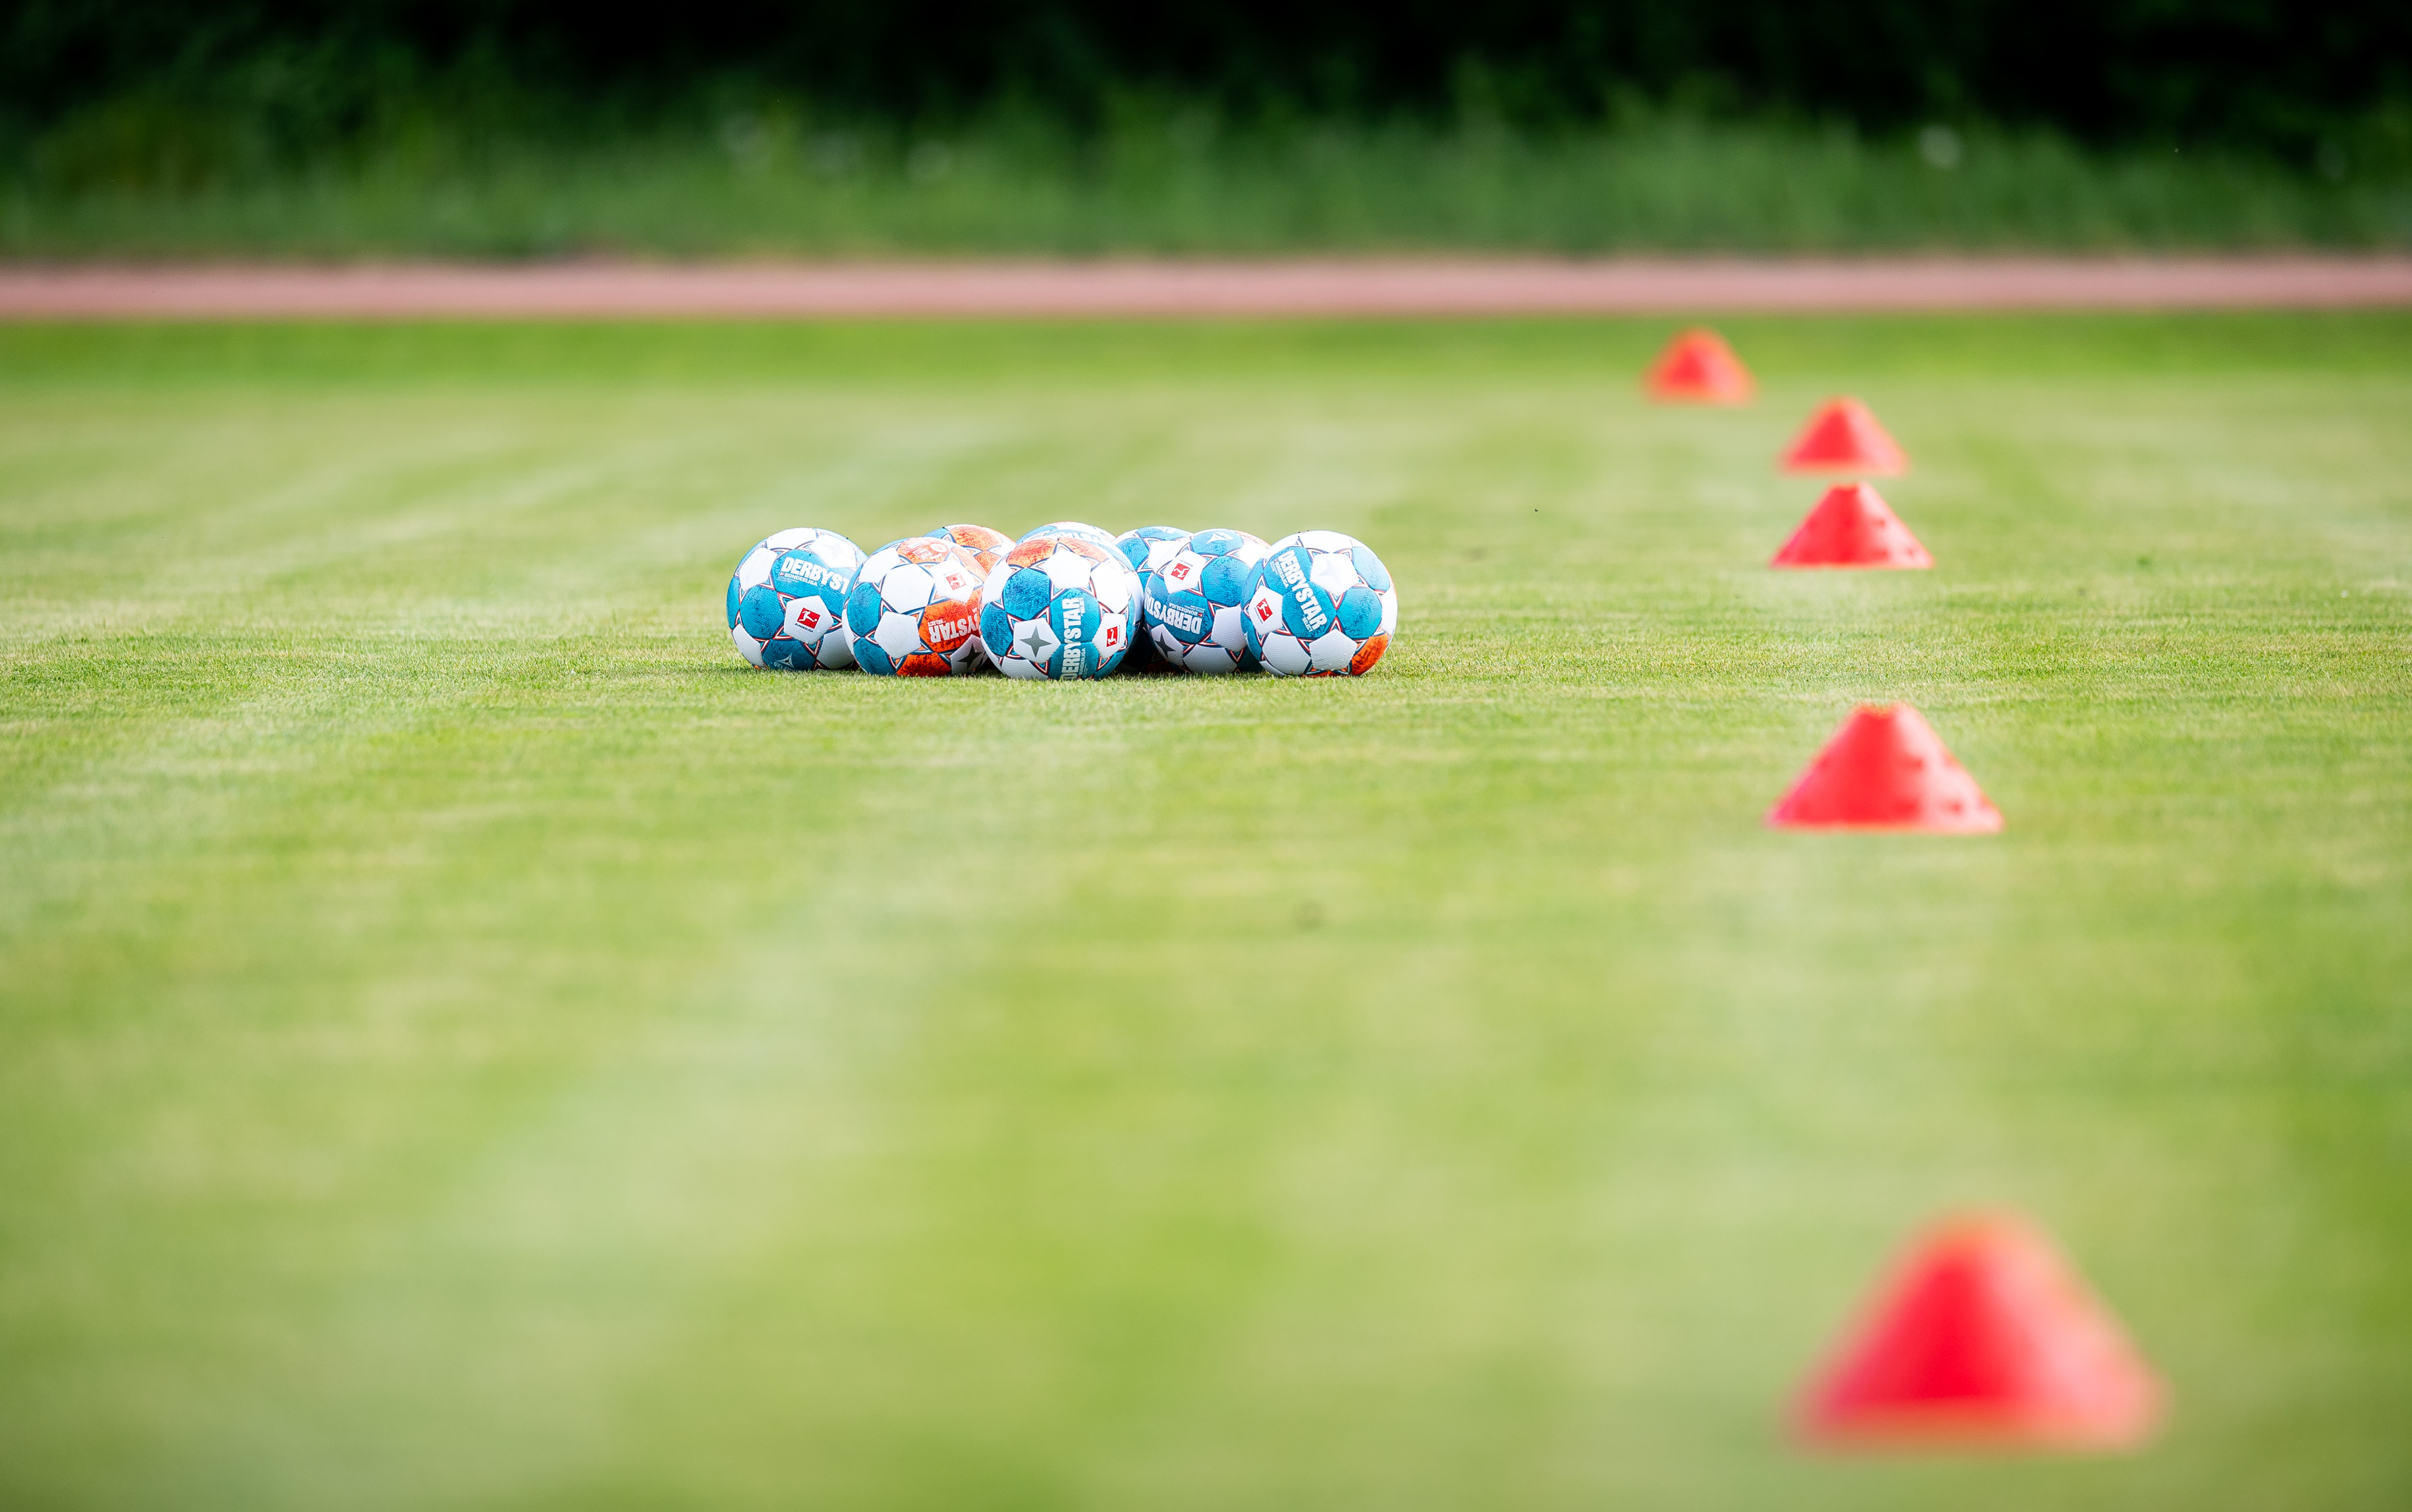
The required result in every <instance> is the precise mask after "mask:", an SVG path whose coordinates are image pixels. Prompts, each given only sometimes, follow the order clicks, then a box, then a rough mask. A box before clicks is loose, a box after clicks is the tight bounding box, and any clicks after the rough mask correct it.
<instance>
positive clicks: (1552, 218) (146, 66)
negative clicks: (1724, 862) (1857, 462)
mask: <svg viewBox="0 0 2412 1512" xmlns="http://www.w3.org/2000/svg"><path fill="white" fill-rule="evenodd" d="M2407 239H2412V12H2407V11H2406V9H2405V7H2402V6H2401V5H2394V4H2387V3H2382V0H2322V3H2318V4H2293V5H2288V4H2280V3H2278V0H2226V3H2223V4H2221V5H2218V6H2174V5H2169V4H2165V3H2162V0H2084V3H2081V0H2022V3H2019V4H2011V3H2009V0H1931V3H1922V4H1908V3H1904V0H1699V3H1697V4H1692V5H1687V6H1683V7H1667V6H1661V5H1646V4H1641V3H1639V0H1507V3H1503V4H1498V5H1490V6H1483V7H1463V6H1444V5H1440V4H1437V3H1433V0H1409V3H1405V4H1383V5H1375V4H1371V3H1364V0H1337V3H1334V4H1329V5H1320V6H1313V7H1300V6H1295V5H1281V4H1275V3H1273V0H1178V3H1172V4H1167V5H1160V6H1148V7H1129V6H1118V5H1112V4H1109V3H1106V0H903V3H897V4H890V5H877V6H874V5H865V4H859V3H855V0H810V3H805V4H799V5H769V4H761V3H755V0H700V3H698V4H694V5H687V6H681V7H673V8H671V9H669V10H665V9H664V8H663V7H658V6H640V5H634V4H628V3H625V0H589V3H583V4H577V5H572V4H568V3H566V0H378V3H375V4H371V5H361V4H352V3H336V0H107V3H101V4H93V3H66V0H0V257H20V258H23V257H91V256H101V255H114V256H136V257H178V256H192V255H207V256H219V257H224V256H235V255H282V256H304V257H361V256H368V255H376V254H388V255H392V254H418V255H434V256H470V257H558V256H568V255H578V254H610V253H617V254H644V255H670V256H694V255H730V254H738V255H763V254H778V253H790V254H796V253H802V254H831V253H846V254H857V255H870V254H886V253H960V252H1022V253H1083V254H1086V253H1100V252H1123V253H1261V252H1281V251H1365V250H1394V251H1396V250H1407V251H1412V250H1434V249H1449V248H1476V249H1491V250H1514V251H1525V252H1545V253H1599V252H1613V251H1630V250H1676V251H1681V250H1691V249H1702V248H1714V249H1723V250H1729V251H1799V250H1820V251H1847V250H1856V249H1869V248H1890V249H1902V248H1949V247H1994V248H2046V249H2073V250H2119V249H2211V248H2282V247H2298V246H2303V247H2308V246H2319V247H2346V248H2373V247H2400V246H2402V245H2404V244H2405V242H2406V241H2407Z"/></svg>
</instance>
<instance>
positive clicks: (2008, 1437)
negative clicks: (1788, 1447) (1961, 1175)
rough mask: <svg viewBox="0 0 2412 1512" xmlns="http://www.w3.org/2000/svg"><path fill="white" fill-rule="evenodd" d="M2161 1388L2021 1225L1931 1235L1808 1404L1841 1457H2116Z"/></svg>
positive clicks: (1964, 1221) (2104, 1315)
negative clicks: (1912, 1453)
mask: <svg viewBox="0 0 2412 1512" xmlns="http://www.w3.org/2000/svg"><path fill="white" fill-rule="evenodd" d="M2160 1405H2161V1386H2160V1382H2159V1381H2158V1380H2156V1379H2155V1377H2154V1375H2153V1373H2152V1370H2151V1368H2150V1367H2149V1366H2147V1365H2146V1364H2145V1363H2144V1362H2143V1360H2142V1359H2141V1358H2139V1357H2138V1355H2137V1353H2136V1351H2135V1348H2134V1346H2133V1345H2131V1344H2130V1343H2128V1342H2127V1337H2126V1335H2125V1333H2124V1332H2122V1331H2121V1329H2120V1328H2119V1324H2118V1321H2117V1320H2116V1319H2115V1318H2113V1317H2111V1314H2110V1313H2109V1312H2108V1311H2107V1310H2106V1309H2105V1308H2104V1307H2103V1306H2102V1304H2101V1302H2100V1301H2098V1300H2096V1298H2095V1297H2094V1295H2093V1294H2092V1293H2091V1292H2089V1291H2088V1290H2087V1289H2086V1287H2085V1284H2084V1283H2083V1282H2082V1281H2081V1280H2080V1279H2079V1278H2078V1276H2077V1275H2076V1273H2075V1272H2074V1271H2072V1270H2070V1269H2069V1268H2068V1266H2067V1265H2066V1262H2064V1261H2063V1260H2062V1259H2061V1257H2060V1255H2059V1254H2058V1253H2057V1252H2056V1251H2054V1250H2053V1248H2052V1243H2051V1241H2050V1240H2046V1239H2045V1238H2044V1237H2043V1236H2042V1235H2041V1234H2039V1233H2037V1231H2036V1230H2035V1229H2034V1228H2032V1227H2030V1226H2027V1225H2026V1224H2024V1223H2022V1222H2021V1221H2020V1220H2019V1219H2017V1218H2013V1217H2008V1216H2005V1215H1988V1216H1975V1217H1966V1218H1961V1219H1957V1220H1954V1221H1952V1222H1949V1223H1946V1224H1944V1225H1943V1226H1940V1227H1938V1228H1936V1229H1934V1230H1933V1231H1932V1232H1930V1233H1928V1234H1927V1235H1926V1236H1925V1237H1924V1239H1923V1240H1921V1241H1920V1242H1919V1244H1918V1245H1917V1247H1916V1248H1915V1249H1913V1250H1912V1251H1911V1253H1910V1255H1909V1256H1908V1258H1907V1260H1906V1262H1905V1263H1904V1264H1903V1265H1902V1266H1901V1268H1900V1269H1899V1270H1897V1271H1896V1272H1895V1273H1894V1274H1893V1276H1892V1277H1891V1279H1890V1281H1889V1282H1888V1283H1887V1284H1886V1287H1885V1289H1884V1290H1883V1291H1882V1292H1880V1293H1879V1294H1878V1295H1877V1297H1876V1298H1875V1301H1874V1305H1873V1306H1872V1307H1871V1308H1870V1309H1869V1311H1868V1313H1867V1314H1866V1315H1865V1316H1863V1317H1862V1318H1861V1319H1860V1324H1859V1326H1858V1329H1857V1331H1856V1333H1854V1334H1853V1335H1852V1336H1851V1338H1850V1339H1849V1340H1848V1342H1847V1343H1846V1344H1845V1345H1844V1347H1843V1349H1842V1350H1841V1352H1840V1353H1839V1354H1838V1355H1837V1356H1836V1357H1835V1358H1834V1359H1833V1360H1832V1361H1831V1363H1830V1364H1829V1365H1828V1367H1827V1368H1826V1370H1825V1371H1824V1373H1821V1374H1820V1375H1819V1376H1817V1377H1816V1379H1815V1380H1814V1381H1812V1382H1811V1383H1810V1386H1809V1389H1808V1390H1807V1391H1806V1392H1805V1393H1804V1394H1803V1395H1802V1400H1801V1403H1800V1416H1799V1418H1798V1426H1799V1430H1800V1432H1801V1434H1802V1437H1803V1438H1804V1439H1805V1440H1807V1441H1808V1442H1809V1443H1811V1444H1813V1445H1816V1446H1823V1447H1833V1448H1909V1449H1918V1448H1953V1447H1974V1448H2012V1449H2020V1448H2024V1449H2120V1448H2127V1447H2131V1446H2134V1445H2136V1444H2138V1443H2140V1442H2141V1441H2142V1440H2143V1438H2144V1437H2145V1435H2146V1434H2148V1433H2150V1432H2151V1431H2152V1429H2153V1426H2154V1424H2155V1421H2157V1420H2158V1418H2159V1416H2160Z"/></svg>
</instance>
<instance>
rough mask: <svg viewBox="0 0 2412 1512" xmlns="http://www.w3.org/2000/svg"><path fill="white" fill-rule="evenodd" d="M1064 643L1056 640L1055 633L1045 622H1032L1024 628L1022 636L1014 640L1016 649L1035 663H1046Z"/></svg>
mask: <svg viewBox="0 0 2412 1512" xmlns="http://www.w3.org/2000/svg"><path fill="white" fill-rule="evenodd" d="M1063 643H1064V642H1063V641H1061V640H1059V639H1056V636H1055V632H1054V631H1052V630H1051V629H1049V628H1048V627H1047V622H1046V621H1045V620H1033V621H1031V622H1030V623H1029V624H1025V625H1023V626H1022V634H1021V635H1019V636H1017V637H1015V638H1014V644H1015V646H1016V648H1017V649H1019V650H1020V651H1021V653H1022V655H1024V656H1026V657H1028V658H1029V659H1030V660H1032V661H1034V662H1043V661H1045V660H1046V659H1047V658H1048V657H1050V656H1052V655H1053V654H1054V653H1055V648H1056V647H1058V646H1060V645H1062V644H1063Z"/></svg>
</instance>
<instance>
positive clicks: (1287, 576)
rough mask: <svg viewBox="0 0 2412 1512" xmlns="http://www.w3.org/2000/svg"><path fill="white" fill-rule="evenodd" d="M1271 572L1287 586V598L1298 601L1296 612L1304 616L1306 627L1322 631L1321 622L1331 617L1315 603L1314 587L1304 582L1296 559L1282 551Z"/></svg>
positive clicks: (1304, 577)
mask: <svg viewBox="0 0 2412 1512" xmlns="http://www.w3.org/2000/svg"><path fill="white" fill-rule="evenodd" d="M1273 570H1274V571H1276V572H1279V573H1280V574H1281V580H1282V581H1283V582H1285V583H1287V584H1288V585H1289V596H1290V597H1292V598H1295V599H1297V600H1298V611H1299V613H1301V614H1302V615H1304V616H1305V618H1306V627H1307V628H1308V629H1310V630H1320V629H1322V628H1323V622H1324V621H1326V620H1328V619H1330V618H1331V615H1329V614H1326V613H1324V612H1323V609H1322V606H1320V605H1318V604H1316V601H1315V588H1314V585H1313V584H1311V583H1309V582H1308V581H1307V580H1306V574H1305V573H1303V572H1301V571H1299V570H1298V558H1297V557H1295V556H1293V555H1291V554H1290V553H1289V552H1287V551H1284V552H1283V553H1282V554H1281V555H1280V556H1278V557H1276V558H1274V568H1273Z"/></svg>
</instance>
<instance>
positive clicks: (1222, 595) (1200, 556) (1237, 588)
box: [1141, 530, 1272, 672]
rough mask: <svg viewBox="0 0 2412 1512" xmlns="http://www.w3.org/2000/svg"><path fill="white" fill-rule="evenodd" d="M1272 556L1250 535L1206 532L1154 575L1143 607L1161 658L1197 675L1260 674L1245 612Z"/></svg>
mask: <svg viewBox="0 0 2412 1512" xmlns="http://www.w3.org/2000/svg"><path fill="white" fill-rule="evenodd" d="M1269 550H1272V548H1271V547H1269V546H1267V545H1266V544H1265V543H1264V542H1263V541H1261V540H1259V539H1257V537H1256V536H1251V535H1249V534H1248V533H1247V532H1246V531H1244V530H1201V531H1199V533H1198V534H1197V535H1195V536H1190V537H1189V539H1188V541H1187V543H1186V544H1184V546H1183V547H1182V548H1181V550H1178V551H1175V552H1173V553H1172V555H1171V556H1170V557H1169V559H1168V560H1166V561H1165V563H1164V564H1163V565H1161V566H1159V567H1158V568H1156V570H1155V571H1154V572H1152V573H1150V574H1148V576H1147V577H1146V578H1145V579H1144V580H1143V583H1144V588H1145V595H1144V597H1143V599H1142V600H1141V602H1142V606H1143V607H1144V609H1145V610H1146V618H1147V636H1148V639H1149V640H1150V641H1151V642H1153V643H1154V645H1155V649H1156V653H1157V654H1159V655H1161V656H1162V657H1163V658H1164V659H1165V660H1166V661H1168V662H1169V663H1171V664H1172V665H1173V666H1175V667H1179V668H1184V669H1186V670H1188V671H1192V672H1237V671H1245V670H1248V669H1250V668H1254V667H1255V666H1256V665H1257V653H1256V652H1255V651H1253V650H1251V649H1250V648H1249V645H1248V635H1247V630H1246V628H1245V627H1244V626H1243V624H1242V623H1241V621H1242V618H1243V615H1242V609H1243V606H1245V605H1246V603H1247V601H1248V595H1249V594H1251V593H1253V592H1255V590H1256V580H1257V565H1258V564H1260V563H1262V562H1263V561H1264V559H1265V553H1266V552H1267V551H1269Z"/></svg>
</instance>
